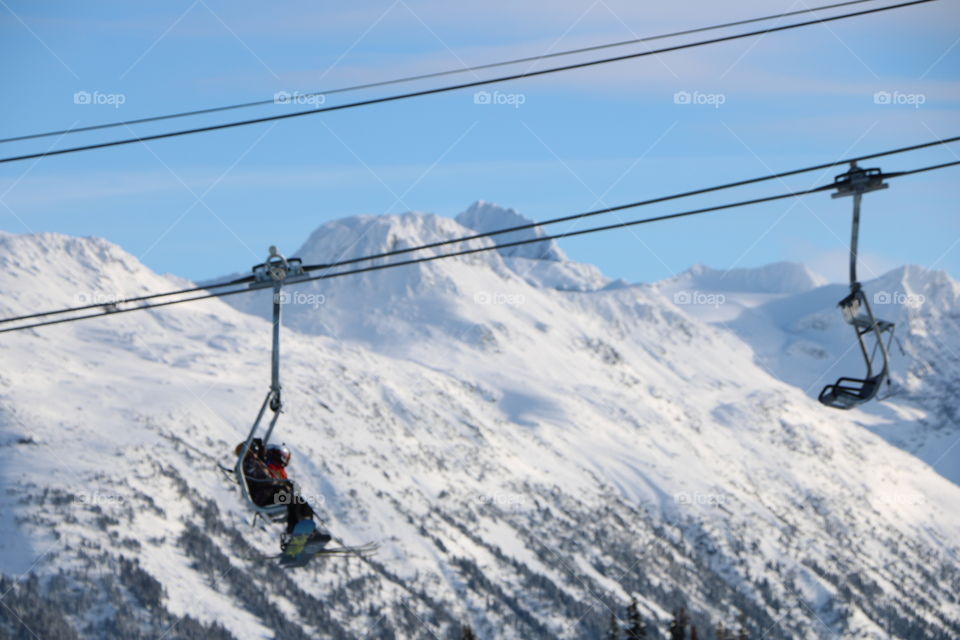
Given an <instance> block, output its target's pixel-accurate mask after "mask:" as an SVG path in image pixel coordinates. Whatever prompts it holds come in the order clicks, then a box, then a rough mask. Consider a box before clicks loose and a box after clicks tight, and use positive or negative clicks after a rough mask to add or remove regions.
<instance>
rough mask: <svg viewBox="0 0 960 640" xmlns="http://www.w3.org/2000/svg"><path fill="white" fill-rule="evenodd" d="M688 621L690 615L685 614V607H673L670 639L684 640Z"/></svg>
mask: <svg viewBox="0 0 960 640" xmlns="http://www.w3.org/2000/svg"><path fill="white" fill-rule="evenodd" d="M689 623H690V617H689V616H688V615H687V608H686V607H680V608H679V609H674V610H673V620H671V621H670V640H685V638H686V637H687V625H688V624H689Z"/></svg>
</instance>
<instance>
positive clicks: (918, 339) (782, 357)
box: [650, 263, 960, 484]
mask: <svg viewBox="0 0 960 640" xmlns="http://www.w3.org/2000/svg"><path fill="white" fill-rule="evenodd" d="M650 288H651V289H653V290H656V291H659V292H661V293H663V294H664V295H666V296H668V297H670V298H671V299H673V300H674V301H675V302H676V303H677V304H678V305H679V306H682V307H683V308H684V309H685V311H686V312H687V313H688V314H690V315H692V316H695V317H697V318H699V319H701V320H705V321H707V322H710V323H712V324H713V325H714V326H717V327H719V328H723V329H728V330H731V331H733V332H734V333H736V334H737V335H738V336H739V337H740V338H741V339H743V340H744V341H745V342H747V343H748V344H749V345H750V346H751V348H752V349H753V350H754V352H755V354H756V356H755V357H756V361H757V363H758V364H759V365H760V366H762V367H763V368H765V369H767V370H768V371H770V372H771V373H772V374H773V375H774V376H776V377H777V378H779V379H781V380H784V381H785V382H787V383H789V384H791V385H794V386H797V387H799V388H801V389H804V390H805V391H806V392H807V394H808V395H810V396H811V397H816V395H817V394H818V393H819V392H820V390H821V389H822V388H823V386H824V385H825V384H828V383H832V382H833V381H834V380H836V379H837V378H838V377H839V376H841V375H854V376H860V375H863V371H864V363H863V359H862V356H861V355H860V351H859V349H858V348H857V347H856V338H855V336H854V334H853V330H852V329H851V328H850V326H849V325H847V324H846V323H844V321H843V319H842V317H841V314H840V312H839V310H838V309H837V306H836V305H837V302H838V301H839V300H840V299H841V298H843V297H844V296H846V295H847V293H849V291H848V288H847V287H845V286H841V285H825V284H824V281H823V279H822V278H820V277H819V276H817V275H816V274H812V273H811V272H810V271H809V270H808V269H806V268H805V267H803V266H802V265H798V264H789V263H780V264H773V265H768V266H767V267H764V268H761V269H749V270H733V271H727V272H724V271H717V270H713V269H709V268H706V267H702V266H698V267H694V268H692V269H690V270H689V271H687V272H686V273H683V274H681V275H679V276H677V277H676V278H672V279H670V280H667V281H664V282H660V283H656V284H654V285H651V287H650ZM864 288H865V291H866V292H867V295H868V298H869V300H871V303H872V306H873V309H874V312H875V313H876V314H877V316H878V317H880V318H883V319H885V320H889V321H892V322H894V323H896V325H897V329H896V332H895V336H896V340H895V341H894V344H893V349H892V362H891V372H892V380H893V395H892V396H891V397H890V398H889V400H887V401H886V402H872V403H869V404H866V405H863V407H862V408H861V409H860V410H859V411H857V412H856V416H857V419H858V421H859V422H860V423H861V424H863V425H864V426H866V427H867V428H869V429H871V430H872V431H874V432H875V433H877V434H879V435H881V436H883V437H884V438H886V439H887V440H888V441H890V442H891V443H893V444H895V445H896V446H899V447H902V448H904V449H906V450H907V451H909V452H910V453H913V454H914V455H916V456H918V457H920V458H921V459H922V460H925V461H926V462H928V463H929V464H930V465H931V466H932V467H934V468H935V469H936V470H937V471H938V472H939V473H941V474H943V475H944V476H945V477H947V478H948V479H950V480H952V481H953V482H954V483H956V484H960V447H958V446H955V445H956V444H957V443H958V441H960V414H958V411H960V402H958V401H957V398H958V396H960V387H958V385H960V283H958V282H957V281H956V280H953V279H952V278H951V277H950V276H949V275H948V274H946V273H945V272H943V271H928V270H925V269H922V268H920V267H916V266H906V267H902V268H900V269H896V270H894V271H891V272H890V273H887V274H885V275H883V276H881V277H879V278H875V279H873V280H870V281H867V282H865V283H864Z"/></svg>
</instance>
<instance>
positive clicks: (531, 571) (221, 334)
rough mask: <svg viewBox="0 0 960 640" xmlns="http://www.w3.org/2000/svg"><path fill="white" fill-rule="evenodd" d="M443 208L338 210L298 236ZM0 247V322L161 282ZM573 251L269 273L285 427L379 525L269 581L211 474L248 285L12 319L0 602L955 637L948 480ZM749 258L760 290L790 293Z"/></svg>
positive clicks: (205, 626)
mask: <svg viewBox="0 0 960 640" xmlns="http://www.w3.org/2000/svg"><path fill="white" fill-rule="evenodd" d="M462 221H467V220H465V219H463V218H462ZM469 222H470V224H471V225H473V226H474V228H481V229H482V228H484V227H482V226H480V224H479V223H478V222H477V221H475V220H469ZM464 229H465V227H463V226H462V225H461V224H460V223H458V222H456V221H454V220H449V219H444V218H439V217H436V216H430V215H426V214H406V215H403V216H391V217H379V218H369V217H367V218H348V219H345V220H341V221H338V222H336V223H331V224H328V225H324V227H321V228H320V229H319V230H318V231H317V232H315V233H314V234H313V235H312V236H311V238H310V239H308V241H307V242H306V244H305V245H304V246H303V247H302V248H301V249H300V251H299V252H297V253H298V254H299V255H300V257H302V258H303V259H304V262H305V263H319V262H329V261H331V260H332V259H342V258H348V257H351V256H356V255H362V254H367V253H373V252H378V251H384V250H387V249H390V248H396V247H398V246H405V245H406V246H410V245H412V244H414V243H417V244H419V243H422V242H430V241H435V240H438V239H443V238H450V237H455V236H458V235H463V233H464ZM473 242H477V243H479V242H490V241H489V240H477V241H473ZM515 260H525V261H528V262H534V263H540V262H543V263H547V262H549V263H558V264H560V265H563V266H562V267H561V271H559V273H562V274H563V276H564V278H565V279H558V280H555V281H552V282H546V281H545V280H544V279H542V278H531V277H529V276H528V274H526V273H524V270H523V269H520V268H518V266H517V265H518V264H519V263H517V262H511V261H515ZM0 261H2V262H0V267H2V269H0V290H2V291H3V296H2V297H0V317H5V316H9V315H12V314H17V313H26V312H32V311H35V310H37V309H46V308H52V307H56V306H61V305H68V304H74V303H76V302H77V301H82V300H88V299H92V300H97V301H99V300H101V299H109V298H110V296H116V295H119V294H123V295H133V294H137V293H142V292H145V291H156V290H166V289H169V288H175V287H179V286H181V285H182V282H180V281H174V280H173V279H171V278H167V277H162V276H158V275H156V274H153V273H151V272H150V271H149V270H148V269H146V268H145V267H144V266H143V265H141V264H139V263H138V262H137V261H136V260H135V259H134V258H133V257H132V256H130V255H128V254H126V253H125V252H123V251H122V250H121V249H119V248H117V247H114V246H111V245H110V244H108V243H106V242H104V241H102V240H96V239H78V238H69V237H65V236H59V235H53V234H41V235H38V236H11V235H2V236H0ZM537 268H539V266H538V265H537V264H534V267H533V270H536V269H537ZM592 273H593V275H591V269H590V268H589V267H585V266H579V267H578V266H576V265H572V266H571V265H570V264H569V263H567V262H565V258H564V257H563V256H562V255H560V254H556V255H553V256H551V257H550V258H549V259H541V258H536V257H531V256H529V255H526V256H518V255H501V254H500V253H498V252H490V253H485V254H477V255H473V256H469V257H464V258H457V259H452V260H444V261H439V262H431V263H423V264H420V265H415V266H409V267H404V268H400V269H391V270H386V271H379V272H371V273H367V274H363V275H359V276H353V277H350V278H339V279H330V280H326V281H322V282H319V283H315V284H309V285H303V286H301V287H298V288H297V289H296V290H294V289H291V290H290V292H289V293H290V294H291V296H290V297H289V298H288V300H287V304H286V305H285V309H284V313H285V326H287V327H291V329H288V330H287V331H285V333H284V349H285V353H284V370H283V384H284V393H285V402H286V413H285V414H284V416H283V417H282V419H281V426H280V427H279V432H278V437H279V438H280V439H282V440H284V441H286V442H287V443H288V444H289V445H290V446H291V448H292V449H293V450H294V462H293V465H292V466H293V472H294V473H295V474H296V476H297V477H298V478H299V479H300V481H301V482H302V485H303V489H304V492H305V494H306V495H307V496H309V498H310V499H311V501H312V502H313V503H314V504H316V505H317V507H318V511H319V512H320V513H321V514H322V516H323V517H324V519H326V520H327V521H328V523H329V526H330V528H331V530H332V531H333V532H334V534H336V535H338V536H340V537H341V538H343V539H344V540H345V541H347V542H361V541H366V540H370V539H377V540H381V541H382V542H383V548H382V550H381V552H380V553H379V554H378V555H377V556H376V557H375V558H374V559H372V560H370V561H361V560H357V559H353V560H350V561H347V562H344V561H326V562H323V563H317V564H316V565H315V566H312V567H311V568H308V569H306V570H303V571H300V572H297V573H294V574H290V575H283V574H280V575H278V574H277V573H276V571H274V570H271V569H270V567H269V566H268V565H265V564H264V563H263V562H262V561H260V560H257V559H256V558H255V552H256V551H260V552H269V551H270V550H271V549H272V548H273V546H274V545H275V543H276V534H277V532H276V531H275V530H274V531H268V530H265V529H262V528H251V527H250V526H249V513H247V512H246V511H245V510H244V508H243V506H242V505H241V504H240V502H239V498H238V495H237V492H236V491H235V490H234V489H233V488H232V487H231V485H230V484H229V483H228V482H226V481H225V479H224V478H223V477H222V475H221V474H220V472H219V471H218V470H217V469H216V467H215V463H216V462H217V461H222V462H229V455H230V453H229V452H230V450H231V449H232V447H233V445H234V444H236V442H238V441H239V440H240V439H241V438H242V437H243V435H244V434H245V432H246V429H247V428H248V424H249V422H250V420H251V419H252V417H253V414H254V412H255V411H256V409H257V407H258V406H259V403H260V402H261V400H262V395H263V394H264V393H265V391H266V386H267V381H268V360H269V352H268V348H269V330H270V325H269V322H268V321H267V320H265V319H264V318H263V317H258V315H259V314H264V313H266V311H267V310H268V307H269V297H268V296H265V295H264V294H262V293H260V294H251V295H247V296H234V297H232V298H229V299H225V300H223V301H221V300H213V301H207V302H202V303H194V304H191V305H180V306H177V307H173V308H169V309H163V310H157V311H150V312H145V313H135V314H124V315H119V316H115V317H110V318H107V319H103V320H98V321H86V322H80V323H74V324H69V325H62V326H56V327H49V328H45V329H40V330H33V331H25V332H22V333H15V334H5V335H4V336H3V337H2V339H0V362H2V363H3V364H2V369H0V372H2V373H0V446H3V447H6V448H7V449H8V454H9V455H8V456H7V457H6V459H7V460H8V461H9V462H8V464H7V465H5V466H4V468H3V469H2V471H0V474H2V476H3V482H4V486H5V488H6V489H7V491H5V492H4V497H3V498H2V502H0V509H2V510H3V516H4V518H3V522H4V525H3V526H4V529H5V530H4V532H3V535H2V536H0V545H2V546H0V562H2V572H3V573H4V574H6V576H8V579H9V581H11V582H10V593H11V596H10V597H11V598H21V600H19V601H24V602H29V600H30V598H31V594H40V595H39V596H36V597H45V598H46V599H47V602H48V603H49V604H50V606H47V607H45V609H44V611H43V612H42V613H41V612H30V611H26V610H21V609H18V611H20V613H21V615H20V617H21V618H24V619H26V620H28V621H29V622H30V623H31V624H33V625H40V624H47V625H53V626H55V625H65V627H64V628H67V627H72V628H74V629H76V630H78V637H91V636H110V635H111V634H114V635H116V633H117V631H116V630H117V629H125V630H127V632H126V633H127V636H128V637H129V636H132V635H133V633H132V632H130V630H132V629H135V630H137V632H138V633H142V634H144V635H152V636H153V637H158V636H160V635H162V634H164V633H166V634H167V635H165V636H164V637H168V638H176V637H183V638H187V637H201V636H202V637H205V638H211V637H225V638H226V637H236V638H266V637H283V638H285V639H287V638H301V637H302V638H306V637H324V638H337V637H367V638H389V637H403V638H428V637H459V636H458V633H459V631H458V630H459V625H460V624H461V623H464V622H469V623H470V624H471V625H472V626H473V627H474V629H475V630H476V631H477V633H478V635H480V636H481V637H484V638H529V637H545V638H596V637H599V636H600V635H601V634H602V633H603V630H604V629H605V627H606V623H607V620H608V617H609V614H610V611H611V610H613V611H615V612H617V613H619V614H622V607H623V606H624V604H625V603H626V602H627V601H628V600H629V598H630V597H631V596H636V597H637V598H638V599H639V602H640V605H641V610H642V612H643V614H644V615H645V616H646V617H647V619H648V621H649V622H650V623H651V624H654V623H655V624H656V627H657V629H658V630H660V631H658V633H661V634H662V630H663V629H665V628H666V627H665V625H666V621H667V619H668V617H669V612H670V610H671V609H673V608H675V607H679V606H686V607H687V608H688V609H689V610H690V611H691V613H692V614H693V617H694V620H695V621H696V622H697V623H698V625H699V626H700V629H701V634H702V635H701V637H708V634H706V633H704V631H705V630H706V629H707V627H708V625H710V624H713V623H716V622H721V621H722V622H723V623H724V624H725V625H727V626H728V627H729V626H733V625H734V624H735V621H736V619H737V618H738V616H739V615H740V614H741V612H742V614H743V615H744V616H745V618H746V621H747V625H748V627H749V628H750V630H751V631H752V632H753V633H754V635H756V636H757V637H760V636H761V634H763V637H767V638H827V637H836V636H837V635H842V636H843V637H850V638H887V637H899V638H911V637H912V638H951V637H956V636H957V635H958V634H960V606H958V602H957V595H956V594H957V593H958V592H960V572H958V568H960V567H958V562H957V551H958V548H957V547H958V543H960V487H958V486H957V485H956V484H955V483H952V482H950V481H948V480H947V479H945V478H944V477H943V476H941V475H940V474H938V473H936V472H935V471H934V470H933V469H931V468H930V466H928V465H927V464H925V463H924V462H923V461H921V460H920V459H918V458H917V457H915V456H913V455H911V454H910V453H908V452H906V451H904V450H903V449H901V448H898V447H896V446H893V445H891V444H890V443H889V442H888V441H887V440H885V439H884V438H882V437H879V436H878V435H877V434H876V433H874V432H873V431H871V430H870V429H866V428H864V424H863V423H864V420H865V418H864V416H865V415H868V414H865V413H862V412H851V413H841V412H836V411H832V410H828V409H825V408H821V407H820V406H819V405H817V404H816V403H815V401H812V400H811V398H810V397H809V395H808V394H805V393H804V391H803V390H802V389H800V388H798V387H796V386H794V385H792V384H789V381H786V382H785V381H784V380H781V379H780V378H781V377H784V376H782V375H780V374H778V373H777V372H776V371H774V372H773V373H771V370H770V368H769V366H765V365H764V364H763V363H762V358H763V354H761V353H760V352H759V351H756V350H755V348H753V347H751V345H750V344H748V342H747V341H745V340H744V339H742V338H741V337H740V336H739V335H738V334H737V332H736V331H731V330H728V329H725V328H724V327H722V326H720V325H715V324H711V322H713V321H712V320H711V321H707V320H705V319H701V318H698V317H697V313H695V312H693V311H691V308H690V305H680V304H676V303H675V301H674V299H673V298H672V295H670V294H669V292H666V293H665V291H664V290H660V289H658V288H657V287H653V286H637V287H623V286H621V287H608V288H603V283H605V282H606V280H605V279H603V278H602V276H599V275H598V274H597V273H596V272H595V270H594V271H593V272H592ZM560 280H562V281H560ZM780 280H785V279H783V278H781V279H780ZM756 281H757V282H761V283H767V284H765V285H764V286H765V287H766V290H765V291H764V292H763V293H762V294H759V295H767V296H774V297H772V298H770V299H769V300H768V301H767V303H768V304H772V303H774V302H776V301H779V300H785V299H786V298H783V297H781V298H776V296H778V295H779V296H786V295H801V296H802V295H805V294H804V293H795V291H796V290H797V289H798V288H803V287H802V286H801V285H800V284H798V282H799V281H798V280H796V281H794V280H791V281H790V282H789V283H788V284H786V285H785V286H784V287H782V288H778V284H777V282H778V278H776V277H774V278H772V279H769V280H767V279H764V278H763V277H758V279H757V280H756ZM571 284H575V285H576V286H564V285H571ZM810 284H811V285H812V286H815V285H816V284H817V283H816V282H811V283H810ZM768 285H769V286H768ZM750 286H751V287H752V286H754V285H753V284H751V285H750ZM742 288H747V289H749V287H746V286H745V287H742ZM771 291H772V293H771ZM783 291H789V292H790V293H782V292H783ZM812 291H816V289H812ZM295 292H296V294H297V295H293V294H294V293H295ZM807 293H809V292H807ZM745 295H746V294H745ZM227 300H229V301H230V302H231V303H233V304H236V305H237V306H238V307H239V308H234V307H231V306H230V305H228V304H227ZM761 306H762V305H761V303H760V302H757V306H755V307H753V308H760V307H761ZM956 309H957V307H955V306H954V307H953V308H952V309H951V310H947V311H945V312H944V313H946V314H950V313H955V312H956ZM925 322H928V323H929V325H930V326H929V327H928V329H930V330H931V331H932V332H935V331H934V330H938V328H937V327H936V326H935V323H934V320H933V319H931V318H928V319H927V320H925ZM931 335H932V334H931ZM937 335H939V334H937ZM771 344H772V343H771ZM917 366H920V365H917ZM927 366H929V367H933V368H936V367H937V366H938V365H937V361H934V360H931V361H928V362H927ZM952 380H953V382H952V383H953V384H956V381H957V380H958V378H957V377H953V378H952ZM910 384H913V385H915V390H914V391H912V393H916V394H921V395H922V394H928V395H931V396H936V395H937V393H939V390H938V388H936V387H933V386H931V376H929V375H928V376H918V377H917V378H916V379H912V380H911V381H910ZM918 397H919V396H918ZM904 420H906V418H904ZM28 571H29V572H30V574H31V575H32V576H38V578H37V579H36V580H35V581H31V580H33V579H22V580H19V582H13V581H14V580H17V579H18V578H20V576H21V575H22V574H23V573H24V572H28ZM4 584H5V588H6V585H7V583H6V582H5V583H4ZM44 594H45V595H44ZM34 599H36V598H35V597H34ZM124 603H126V604H127V606H124ZM28 614H29V615H28ZM0 615H5V614H0ZM17 627H18V623H17V621H16V620H13V619H11V618H9V617H0V628H3V629H5V630H15V629H16V628H17ZM51 628H52V626H51ZM65 633H66V632H63V633H61V634H60V637H67V636H66V635H64V634H65ZM121 635H123V634H121ZM654 637H656V636H654Z"/></svg>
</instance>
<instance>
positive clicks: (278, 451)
mask: <svg viewBox="0 0 960 640" xmlns="http://www.w3.org/2000/svg"><path fill="white" fill-rule="evenodd" d="M264 459H265V460H266V462H267V464H278V465H280V466H281V467H285V466H287V465H288V464H290V449H288V448H287V445H285V444H271V445H268V446H267V453H266V455H265V456H264Z"/></svg>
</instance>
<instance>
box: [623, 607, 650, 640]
mask: <svg viewBox="0 0 960 640" xmlns="http://www.w3.org/2000/svg"><path fill="white" fill-rule="evenodd" d="M646 637H647V625H646V624H645V623H644V622H643V617H642V616H641V615H640V605H639V604H638V603H637V599H636V598H633V599H632V600H631V601H630V606H628V607H627V640H637V639H638V638H646Z"/></svg>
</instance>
